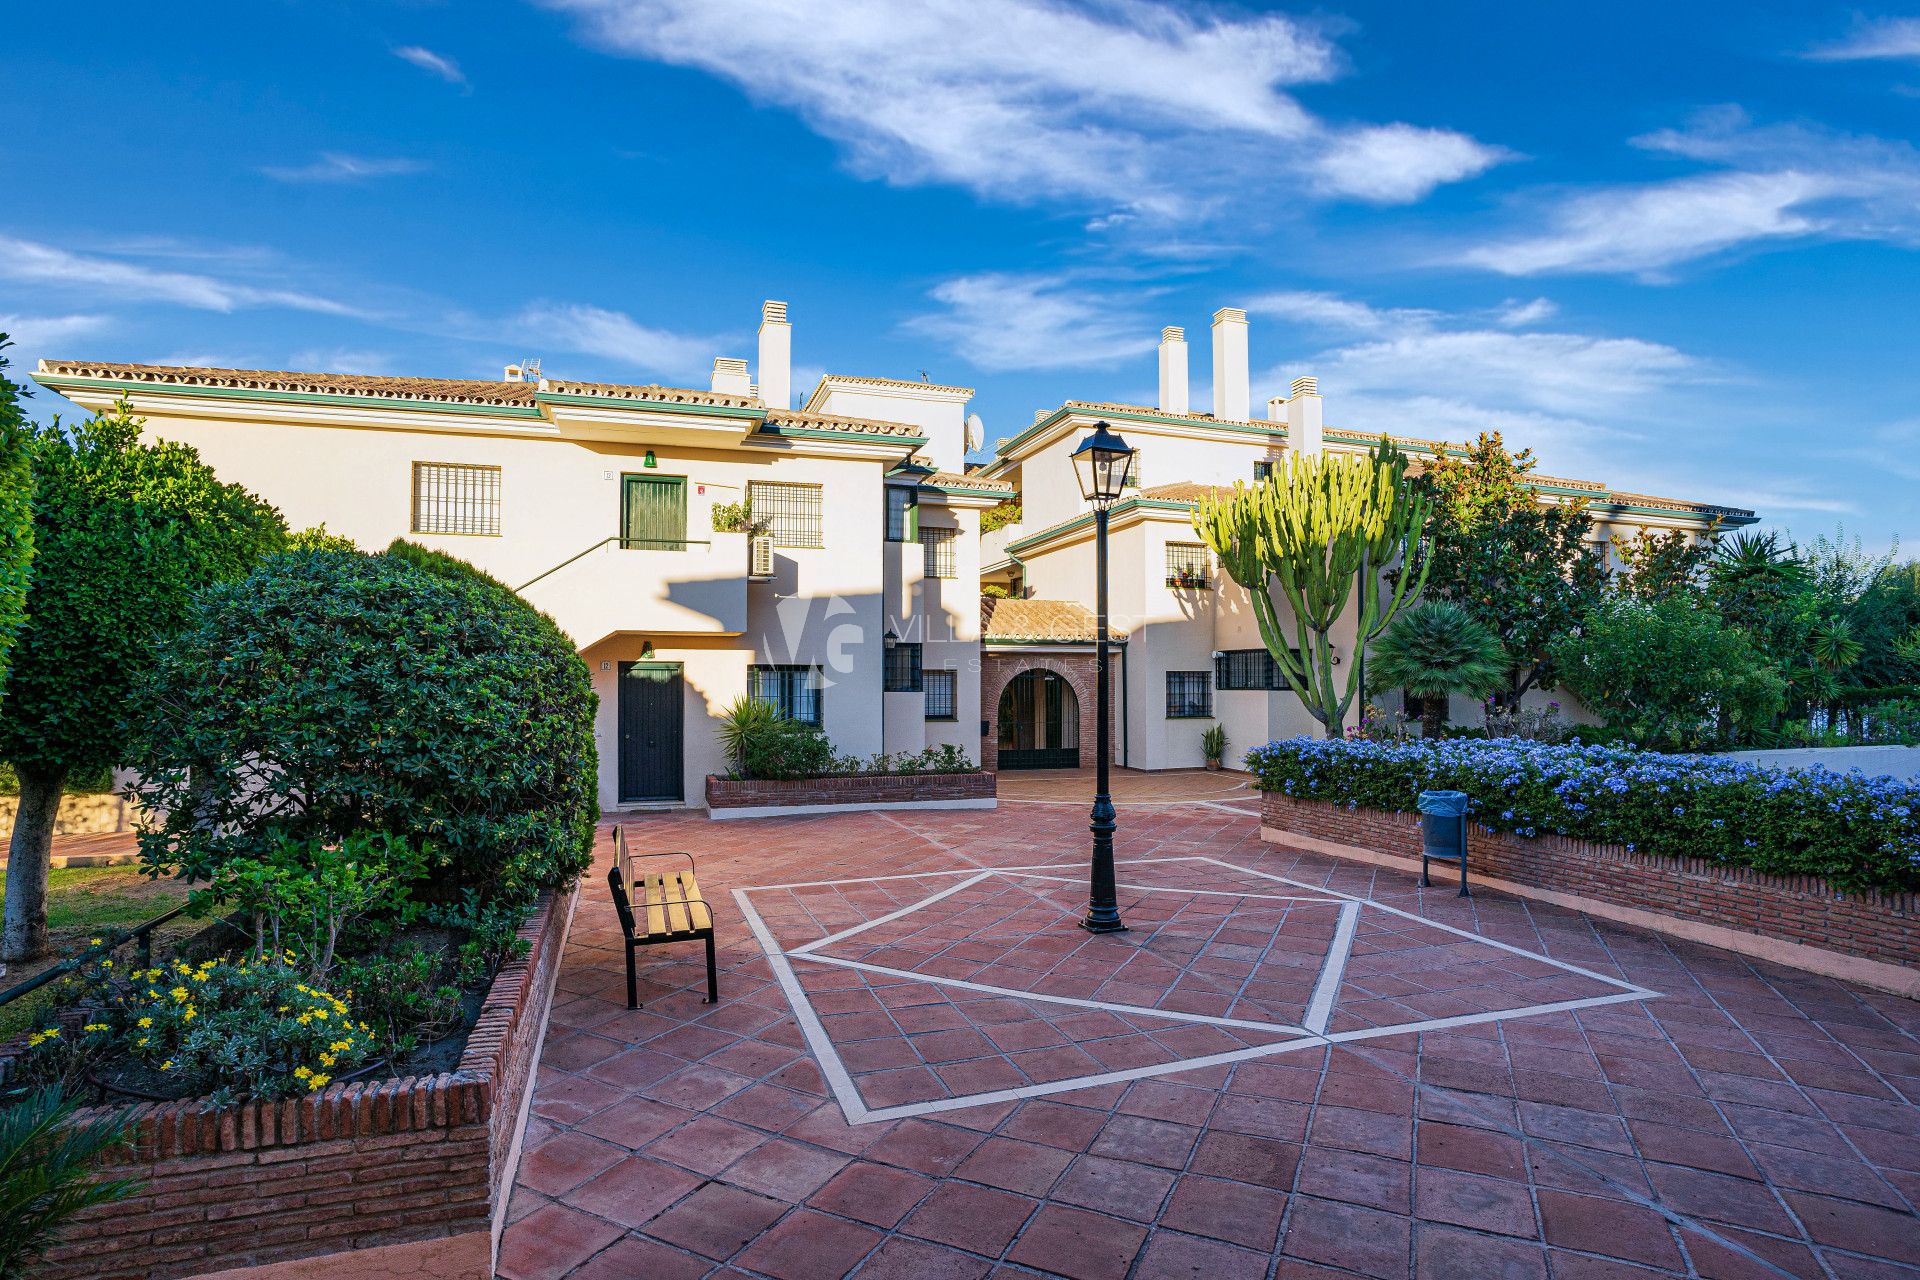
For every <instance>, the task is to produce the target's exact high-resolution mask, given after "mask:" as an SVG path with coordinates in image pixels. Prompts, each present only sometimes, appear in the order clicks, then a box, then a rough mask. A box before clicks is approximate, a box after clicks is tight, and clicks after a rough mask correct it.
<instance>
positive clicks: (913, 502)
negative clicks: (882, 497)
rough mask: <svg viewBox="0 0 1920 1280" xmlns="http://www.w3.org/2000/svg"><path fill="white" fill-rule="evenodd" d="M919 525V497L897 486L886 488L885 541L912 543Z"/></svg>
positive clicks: (891, 485)
mask: <svg viewBox="0 0 1920 1280" xmlns="http://www.w3.org/2000/svg"><path fill="white" fill-rule="evenodd" d="M919 524H920V495H919V494H918V493H915V492H914V491H913V490H912V489H904V488H902V487H900V486H899V485H897V484H890V485H888V486H887V541H888V542H912V541H913V537H914V533H915V532H916V530H917V529H918V527H919Z"/></svg>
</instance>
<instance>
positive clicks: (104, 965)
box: [100, 960, 113, 969]
mask: <svg viewBox="0 0 1920 1280" xmlns="http://www.w3.org/2000/svg"><path fill="white" fill-rule="evenodd" d="M100 967H101V968H102V969H111V968H113V961H111V960H102V961H101V962H100Z"/></svg>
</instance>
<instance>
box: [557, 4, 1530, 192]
mask: <svg viewBox="0 0 1920 1280" xmlns="http://www.w3.org/2000/svg"><path fill="white" fill-rule="evenodd" d="M545 2H546V3H547V4H549V5H550V6H551V7H554V8H557V9H562V10H564V11H566V12H569V13H571V14H573V15H575V16H576V17H577V18H578V19H579V20H580V22H581V24H582V28H583V30H584V32H585V34H586V38H587V39H588V40H590V41H591V42H592V43H594V44H596V45H599V46H600V47H602V48H605V49H607V50H609V51H612V52H615V53H619V54H623V55H626V56H630V57H638V58H647V59H651V60H655V61H660V62H666V63H671V64H674V65H678V66H688V67H695V68H698V69H700V70H703V71H706V72H708V73H710V74H712V75H715V76H718V77H720V78H722V79H725V80H728V81H730V82H732V83H734V84H736V85H738V86H739V87H740V88H741V89H742V90H743V91H744V92H745V93H747V94H749V95H751V96H752V97H754V98H755V99H757V100H759V101H762V102H767V103H772V104H774V105H777V106H780V107H783V108H786V109H789V110H792V111H794V112H796V113H797V114H798V115H799V116H800V117H801V118H802V119H804V120H805V121H806V122H807V124H808V125H809V126H810V127H811V128H813V129H814V130H815V131H816V132H818V133H820V134H822V135H824V136H826V137H829V138H831V139H833V140H835V141H836V142H838V143H840V144H841V146H842V147H843V148H844V151H845V154H846V157H847V160H848V163H849V165H850V166H851V167H852V168H853V169H854V170H855V171H856V172H858V173H861V174H863V175H865V176H869V177H874V178H880V179H883V180H886V181H889V182H894V183H900V184H924V183H951V184H955V185H959V186H962V187H965V188H967V189H969V190H972V191H974V192H976V193H978V194H981V195H984V196H987V197H990V198H994V199H1002V200H1012V201H1016V202H1028V203H1031V202H1042V201H1047V202H1053V201H1067V202H1078V203H1083V204H1085V203H1092V204H1094V205H1096V206H1097V207H1099V209H1100V212H1101V213H1102V214H1107V213H1110V212H1111V211H1112V210H1113V209H1116V208H1117V209H1119V210H1121V211H1134V212H1139V213H1146V214H1154V215H1161V216H1169V217H1170V216H1182V215H1188V216H1190V215H1192V214H1194V213H1196V212H1201V211H1205V210H1207V209H1209V208H1213V207H1217V206H1219V205H1221V204H1223V203H1225V202H1228V201H1230V200H1232V199H1234V198H1236V197H1238V196H1242V195H1243V194H1244V190H1245V188H1246V187H1248V186H1249V185H1253V186H1259V187H1262V188H1264V189H1269V190H1270V189H1273V188H1275V187H1276V185H1277V184H1278V183H1280V182H1283V181H1284V180H1285V179H1286V178H1287V177H1289V176H1290V175H1299V174H1304V175H1306V176H1307V178H1308V179H1309V180H1310V181H1312V182H1314V183H1315V184H1317V185H1318V186H1319V187H1320V188H1321V189H1323V190H1325V191H1326V192H1328V193H1333V194H1351V195H1358V196H1360V197H1361V198H1363V199H1367V200H1375V201H1397V200H1407V199H1414V198H1418V196H1420V195H1423V194H1425V192H1426V191H1427V190H1430V189H1431V188H1432V187H1433V186H1434V185H1435V184H1437V183H1439V182H1442V181H1450V180H1454V179H1457V178H1460V177H1465V176H1470V175H1471V174H1473V173H1477V172H1479V171H1480V170H1481V169H1484V168H1485V167H1486V166H1487V165H1488V164H1490V163H1492V162H1493V159H1494V158H1497V157H1496V153H1494V152H1493V150H1492V149H1490V148H1484V147H1481V146H1480V144H1478V143H1475V142H1473V141H1472V140H1471V139H1468V138H1464V137H1462V136H1461V135H1458V134H1450V133H1441V132H1436V131H1425V130H1418V129H1414V128H1412V127H1411V126H1404V125H1389V126H1386V127H1384V128H1372V129H1368V128H1358V129H1354V130H1351V131H1345V132H1343V131H1341V130H1338V129H1335V128H1332V127H1330V126H1328V125H1326V124H1324V123H1322V122H1321V121H1320V120H1318V119H1316V118H1315V117H1314V116H1313V115H1312V114H1310V113H1309V112H1308V111H1306V110H1305V109H1304V108H1303V107H1302V106H1301V105H1300V103H1299V102H1297V101H1296V100H1295V99H1294V97H1293V96H1292V95H1291V94H1290V93H1288V92H1286V89H1287V88H1289V87H1291V86H1295V85H1301V84H1307V83H1311V82H1316V81H1324V80H1328V79H1331V78H1332V77H1333V76H1334V74H1335V72H1336V71H1337V69H1338V58H1337V54H1336V51H1335V50H1334V48H1333V47H1332V46H1331V44H1329V43H1328V41H1327V40H1326V39H1325V38H1324V37H1323V36H1322V35H1321V34H1320V32H1319V31H1318V30H1317V29H1316V28H1314V27H1312V26H1309V25H1307V24H1304V23H1302V22H1300V21H1299V20H1297V19H1294V18H1290V17H1286V16H1283V15H1278V14H1267V15H1261V16H1257V17H1253V16H1250V17H1226V16H1218V15H1214V14H1211V13H1201V14H1196V13H1195V12H1193V11H1192V10H1190V9H1189V8H1186V7H1181V6H1175V5H1172V4H1169V3H1164V2H1163V0H1107V2H1105V3H1099V4H1095V5H1091V6H1083V7H1075V6H1072V5H1069V4H1067V3H1064V2H1063V0H920V2H919V3H916V4H913V5H902V4H898V3H895V2H894V0H842V2H841V3H839V4H836V5H832V6H826V5H817V4H801V3H795V2H793V0H545ZM1323 157H1324V168H1322V167H1321V166H1322V165H1323Z"/></svg>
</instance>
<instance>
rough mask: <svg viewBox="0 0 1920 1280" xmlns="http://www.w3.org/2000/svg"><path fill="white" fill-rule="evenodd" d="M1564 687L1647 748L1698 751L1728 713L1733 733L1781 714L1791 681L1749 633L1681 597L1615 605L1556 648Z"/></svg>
mask: <svg viewBox="0 0 1920 1280" xmlns="http://www.w3.org/2000/svg"><path fill="white" fill-rule="evenodd" d="M1551 657H1552V659H1553V661H1554V662H1555V663H1556V664H1557V666H1558V668H1559V671H1560V677H1561V681H1562V682H1563V683H1564V684H1565V685H1566V686H1567V687H1568V688H1570V689H1572V690H1573V691H1574V693H1575V694H1577V695H1579V698H1580V700H1581V701H1582V702H1584V703H1585V704H1586V705H1587V706H1588V707H1589V708H1591V709H1592V710H1594V711H1596V712H1598V713H1599V714H1600V715H1602V716H1603V717H1605V719H1606V722H1607V726H1608V727H1609V728H1613V729H1619V730H1622V731H1624V732H1626V733H1627V734H1629V735H1630V736H1631V737H1632V738H1633V739H1634V740H1635V741H1637V742H1641V743H1644V744H1649V745H1652V744H1656V743H1672V744H1675V745H1682V746H1684V745H1693V744H1696V743H1697V742H1698V741H1699V740H1700V739H1701V738H1703V737H1705V736H1709V726H1711V725H1713V724H1715V723H1716V722H1717V721H1718V720H1719V718H1720V716H1721V713H1722V712H1723V711H1724V712H1725V713H1726V716H1727V719H1728V720H1729V722H1730V723H1731V724H1732V725H1733V726H1735V727H1736V728H1744V727H1747V726H1750V725H1753V724H1756V723H1762V722H1764V721H1766V720H1767V719H1768V718H1769V717H1771V716H1772V715H1773V713H1774V712H1776V711H1777V710H1778V709H1779V706H1780V701H1781V697H1782V695H1783V694H1784V692H1785V682H1784V681H1783V680H1782V679H1781V677H1780V675H1779V674H1778V672H1776V671H1775V670H1774V669H1773V666H1772V664H1770V663H1769V662H1768V661H1767V660H1766V658H1765V657H1764V656H1762V655H1761V654H1760V653H1759V652H1757V651H1756V650H1755V649H1754V647H1753V644H1752V642H1751V641H1750V640H1748V639H1747V637H1746V634H1745V633H1744V632H1741V631H1737V630H1735V629H1733V628H1732V627H1728V626H1726V625H1725V624H1723V623H1722V622H1721V621H1720V618H1719V616H1718V615H1717V614H1715V613H1714V612H1713V610H1711V609H1708V608H1705V607H1703V606H1702V605H1701V604H1699V603H1698V602H1697V601H1693V600H1690V599H1687V598H1686V597H1684V596H1670V597H1668V598H1667V599H1665V600H1659V601H1655V602H1653V603H1651V604H1649V603H1647V602H1645V601H1640V600H1635V599H1632V598H1630V597H1616V598H1614V599H1610V600H1607V601H1605V602H1603V603H1602V604H1600V605H1599V606H1598V607H1596V608H1595V609H1594V610H1593V611H1592V612H1591V613H1589V614H1588V615H1587V617H1586V618H1585V619H1584V620H1583V621H1582V623H1581V625H1580V627H1579V628H1578V629H1577V630H1575V631H1572V632H1570V633H1568V634H1567V635H1565V636H1562V637H1561V638H1560V639H1559V640H1557V641H1555V642H1554V644H1553V646H1552V653H1551Z"/></svg>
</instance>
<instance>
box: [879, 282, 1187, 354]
mask: <svg viewBox="0 0 1920 1280" xmlns="http://www.w3.org/2000/svg"><path fill="white" fill-rule="evenodd" d="M932 296H933V298H934V300H935V301H936V302H939V303H941V304H942V305H943V306H944V307H945V310H943V311H938V312H932V313H929V314H927V315H922V316H916V317H914V318H913V319H911V320H909V321H907V324H906V328H907V329H908V331H910V332H913V333H917V334H921V335H923V336H925V337H928V338H932V339H933V340H935V341H936V342H940V343H942V344H944V345H945V346H947V347H948V348H950V349H951V350H953V351H956V352H958V353H959V354H960V355H961V356H962V357H964V358H965V359H966V360H967V361H968V362H970V363H971V364H973V365H975V366H977V367H979V368H981V369H986V370H990V371H992V372H996V373H997V372H1005V371H1008V370H1016V369H1077V368H1087V367H1092V366H1095V365H1102V364H1111V363H1113V362H1115V361H1117V360H1123V359H1125V358H1126V357H1128V356H1134V355H1138V354H1140V353H1142V352H1145V351H1151V350H1153V348H1154V343H1155V341H1156V339H1155V338H1154V337H1153V336H1152V334H1151V332H1150V331H1149V328H1148V326H1147V325H1146V323H1145V322H1144V321H1142V320H1141V319H1140V318H1139V317H1138V316H1137V315H1136V314H1135V313H1134V312H1133V310H1132V309H1131V308H1130V307H1129V306H1128V305H1127V304H1126V303H1125V302H1123V301H1121V300H1120V299H1118V298H1116V297H1113V296H1109V295H1106V294H1103V293H1101V292H1100V291H1099V290H1097V289H1092V288H1089V287H1087V286H1086V285H1085V284H1083V283H1082V282H1081V281H1080V280H1079V279H1078V278H1077V277H1074V276H1070V275H1041V274H1036V275H1017V274H1012V273H1001V272H990V273H986V274H981V275H971V276H959V277H956V278H954V279H952V280H947V281H945V282H943V283H941V284H940V285H938V286H936V287H935V288H934V289H933V290H932Z"/></svg>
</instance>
